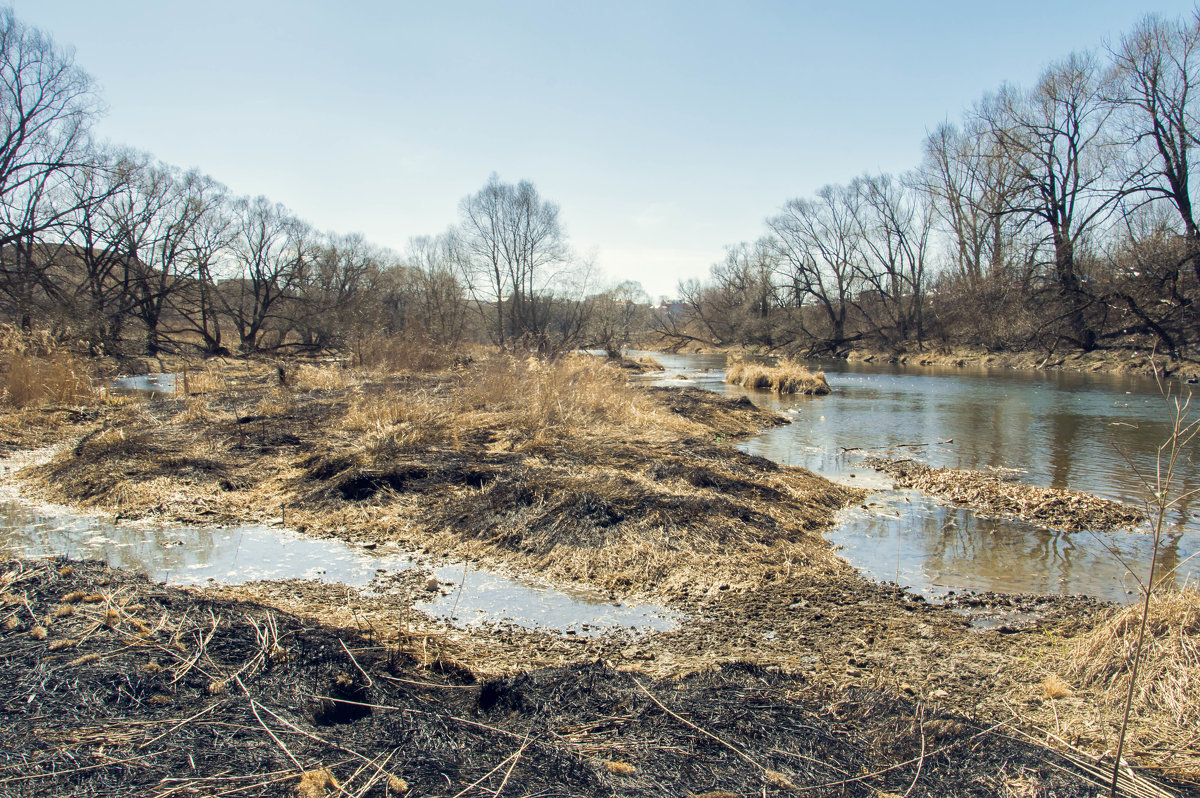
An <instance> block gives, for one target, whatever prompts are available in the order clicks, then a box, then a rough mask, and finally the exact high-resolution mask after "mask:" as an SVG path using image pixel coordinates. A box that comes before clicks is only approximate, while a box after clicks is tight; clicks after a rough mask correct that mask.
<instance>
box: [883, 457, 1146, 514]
mask: <svg viewBox="0 0 1200 798" xmlns="http://www.w3.org/2000/svg"><path fill="white" fill-rule="evenodd" d="M866 464H867V465H868V466H870V467H871V468H874V469H875V470H876V471H882V472H883V473H885V474H888V475H889V476H891V477H892V479H894V480H896V482H897V483H899V484H900V485H903V486H904V487H907V488H916V489H917V490H919V491H921V492H922V493H927V494H929V495H931V496H938V497H941V498H943V499H947V500H949V501H951V502H954V503H955V504H963V505H966V506H968V507H970V508H971V509H972V510H974V511H975V512H976V513H978V514H980V515H985V516H986V515H991V516H1008V517H1013V518H1019V519H1021V520H1023V521H1028V522H1029V523H1032V524H1037V525H1039V526H1044V527H1049V528H1051V529H1061V530H1064V531H1067V532H1080V531H1083V530H1085V529H1090V530H1095V531H1110V530H1113V529H1120V528H1127V527H1132V526H1134V525H1136V524H1139V523H1141V522H1142V521H1143V520H1144V518H1145V516H1144V515H1143V514H1142V513H1141V512H1140V511H1138V510H1136V509H1134V508H1132V507H1130V506H1128V505H1126V504H1122V503H1121V502H1115V501H1111V500H1109V499H1102V498H1100V497H1098V496H1092V495H1091V494H1088V493H1081V492H1079V491H1072V490H1062V489H1058V488H1042V487H1038V486H1035V485H1022V484H1020V483H1017V482H1011V481H1008V480H1006V479H1003V478H1002V477H1000V476H998V475H995V474H990V473H987V472H984V471H975V470H971V469H954V468H931V467H930V466H928V465H925V464H924V463H920V462H917V461H916V460H911V459H907V458H890V457H869V458H867V460H866Z"/></svg>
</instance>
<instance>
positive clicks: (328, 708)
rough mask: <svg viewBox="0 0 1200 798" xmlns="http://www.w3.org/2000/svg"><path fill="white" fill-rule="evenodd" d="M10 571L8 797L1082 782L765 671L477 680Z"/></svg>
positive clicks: (88, 577)
mask: <svg viewBox="0 0 1200 798" xmlns="http://www.w3.org/2000/svg"><path fill="white" fill-rule="evenodd" d="M4 568H5V570H4V574H3V580H4V584H5V596H6V597H7V598H6V600H5V601H6V609H5V611H4V617H5V621H4V622H3V624H2V625H0V694H2V703H0V706H2V707H3V712H4V714H5V743H6V745H5V750H6V756H5V760H4V762H3V764H0V791H2V792H3V793H4V794H5V795H12V796H26V795H30V796H32V795H45V794H54V795H64V796H73V795H95V794H99V793H103V794H105V795H139V796H160V797H161V798H166V796H168V795H181V794H206V795H216V794H238V795H248V796H279V795H298V794H307V795H327V794H341V793H337V787H335V786H334V785H335V784H336V785H339V786H340V789H341V790H343V791H345V792H347V793H350V794H357V795H368V796H385V795H398V794H407V795H443V796H445V795H455V794H461V793H463V792H464V791H465V792H467V793H469V792H471V791H473V790H475V791H483V790H486V791H487V792H490V793H493V794H495V793H499V792H501V791H502V790H504V791H508V792H511V794H514V795H531V794H543V795H578V796H592V795H595V796H613V795H630V796H634V795H645V796H660V795H661V796H681V795H695V796H701V795H704V796H709V797H710V798H713V797H714V796H718V795H721V796H728V795H787V794H793V793H795V792H804V793H807V794H812V795H839V796H846V795H849V796H878V795H880V794H890V793H895V794H900V793H905V794H909V795H931V796H932V795H937V796H960V795H961V796H975V795H979V796H983V795H996V794H1005V793H1006V792H1008V791H1011V789H1013V788H1014V786H1016V785H1027V784H1034V785H1037V787H1038V789H1039V791H1040V794H1053V795H1059V796H1085V795H1086V796H1090V795H1094V794H1095V792H1096V790H1097V786H1096V784H1095V782H1094V780H1089V779H1088V778H1087V777H1085V776H1083V775H1082V774H1081V773H1080V772H1079V770H1078V768H1077V767H1076V766H1075V765H1074V764H1073V763H1072V762H1071V761H1070V760H1068V759H1065V758H1063V757H1062V756H1060V755H1058V754H1056V753H1054V752H1051V751H1049V750H1048V749H1046V748H1044V747H1041V746H1037V745H1032V744H1030V743H1028V742H1025V741H1023V740H1021V739H1020V738H1019V737H1018V736H1016V735H1014V734H1012V733H1011V731H1010V730H1009V729H1008V728H1007V727H1006V725H1005V724H1003V723H1000V724H997V723H986V722H980V721H978V720H975V719H972V718H970V717H965V716H963V715H961V714H957V713H953V712H947V711H945V710H942V709H938V708H937V707H936V706H935V705H933V704H930V703H927V702H923V701H921V700H918V699H916V698H914V697H912V696H906V695H902V694H892V693H889V692H887V691H883V690H876V689H867V688H855V689H849V690H845V691H841V692H838V693H830V692H827V691H824V690H822V689H819V688H815V687H813V686H812V685H811V684H810V683H809V682H808V680H807V679H806V678H805V677H804V675H803V674H788V673H785V672H783V671H781V670H779V669H775V668H764V667H761V666H755V665H751V664H745V663H729V664H724V665H721V666H719V667H714V668H712V669H709V670H706V671H705V672H702V673H694V674H692V675H688V676H684V677H682V678H679V679H672V680H661V679H654V678H652V677H650V676H648V675H640V674H638V673H635V672H621V671H616V670H613V669H612V668H610V667H607V666H606V665H604V664H602V663H593V664H575V665H571V666H565V667H560V668H550V669H542V670H536V671H533V672H528V673H523V674H517V675H513V676H510V677H504V678H485V677H479V676H477V675H476V674H475V673H473V672H472V671H471V670H470V669H469V668H467V667H463V666H462V665H461V664H455V663H450V662H445V661H441V660H438V659H435V658H430V657H429V656H428V655H427V653H425V652H424V651H423V650H422V643H421V641H420V640H419V639H416V638H407V639H405V640H404V641H402V644H401V645H398V646H391V647H384V646H381V645H380V644H379V643H378V642H377V641H375V640H373V639H371V638H370V637H369V636H363V635H361V634H358V633H354V632H349V631H345V630H337V629H332V628H329V627H324V626H321V625H318V624H316V623H313V622H310V621H306V620H304V619H301V618H299V617H296V616H294V615H291V614H288V613H284V612H280V611H277V610H272V609H269V608H266V607H263V606H260V605H256V604H252V603H248V602H242V601H231V600H225V599H219V598H212V597H204V596H200V595H197V594H195V593H192V592H188V591H182V590H177V589H172V588H165V587H162V586H158V585H152V584H149V583H147V582H146V581H145V580H144V579H141V578H139V577H134V576H131V575H129V574H126V573H122V572H116V571H112V570H109V569H106V568H104V567H102V566H100V565H98V564H94V563H87V564H85V563H71V564H67V563H62V562H53V563H52V562H47V561H40V562H10V563H7V564H6V565H5V566H4ZM39 630H40V631H39ZM301 789H307V790H309V792H307V793H305V792H300V791H299V790H301Z"/></svg>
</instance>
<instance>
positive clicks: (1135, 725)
mask: <svg viewBox="0 0 1200 798" xmlns="http://www.w3.org/2000/svg"><path fill="white" fill-rule="evenodd" d="M1141 611H1142V604H1141V602H1138V603H1137V604H1136V605H1134V606H1129V607H1124V608H1120V609H1116V610H1113V611H1112V612H1111V614H1110V615H1109V616H1108V617H1107V618H1105V619H1103V620H1102V621H1101V622H1100V623H1098V624H1096V625H1095V626H1094V627H1092V628H1091V629H1090V630H1089V631H1087V632H1085V633H1083V634H1081V635H1079V636H1077V637H1074V638H1071V639H1069V640H1068V641H1067V642H1066V644H1065V645H1062V646H1060V647H1057V648H1056V649H1054V650H1052V651H1050V652H1048V653H1047V654H1046V655H1045V657H1044V658H1040V659H1041V663H1042V667H1043V668H1045V669H1047V670H1048V671H1050V674H1049V675H1048V676H1047V678H1046V680H1045V681H1044V682H1043V683H1042V685H1041V688H1042V689H1041V691H1040V692H1041V694H1042V697H1044V698H1045V699H1046V700H1045V701H1044V702H1042V703H1041V704H1040V705H1039V704H1037V703H1036V702H1035V703H1034V704H1032V705H1031V706H1030V711H1029V713H1028V715H1027V719H1028V720H1031V721H1032V722H1033V723H1034V724H1035V725H1038V726H1042V727H1044V728H1047V729H1049V730H1051V731H1053V732H1054V734H1055V735H1056V736H1057V737H1059V738H1061V739H1064V740H1067V741H1069V742H1072V743H1074V744H1076V745H1078V746H1079V747H1081V748H1086V749H1088V750H1090V751H1093V752H1095V753H1100V752H1102V751H1105V750H1116V742H1117V737H1118V734H1119V732H1120V727H1121V718H1122V714H1123V710H1124V704H1125V699H1126V695H1127V694H1128V690H1129V678H1130V673H1131V671H1132V666H1133V653H1134V647H1135V646H1136V644H1137V637H1138V628H1139V625H1140V621H1141ZM1057 673H1061V674H1062V675H1063V677H1065V679H1066V680H1067V681H1069V682H1070V686H1069V687H1068V686H1067V684H1066V681H1063V680H1061V679H1059V678H1058V676H1057V675H1055V674H1057ZM1060 683H1061V687H1062V688H1066V690H1067V691H1068V692H1066V693H1065V694H1064V692H1063V690H1062V689H1060ZM1197 696H1200V591H1197V590H1196V589H1184V590H1164V591H1162V592H1160V593H1157V594H1155V595H1154V596H1152V597H1151V603H1150V614H1149V616H1148V617H1147V625H1146V638H1145V644H1144V648H1143V650H1142V655H1141V662H1140V664H1139V666H1138V674H1137V683H1136V684H1135V685H1134V698H1133V705H1132V711H1131V714H1130V720H1129V729H1128V737H1127V740H1126V747H1125V750H1126V754H1127V755H1128V756H1130V757H1131V758H1133V759H1135V760H1137V761H1139V762H1141V763H1143V764H1148V765H1152V766H1153V767H1155V768H1156V769H1159V770H1161V771H1163V772H1165V773H1167V774H1169V775H1174V776H1178V777H1183V778H1197V777H1200V746H1197V745H1196V729H1197V728H1200V701H1198V700H1197Z"/></svg>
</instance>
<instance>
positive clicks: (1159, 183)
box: [1111, 13, 1200, 280]
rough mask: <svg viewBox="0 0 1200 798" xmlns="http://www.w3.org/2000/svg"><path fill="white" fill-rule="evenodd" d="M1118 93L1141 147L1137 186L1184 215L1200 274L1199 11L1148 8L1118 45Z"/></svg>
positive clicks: (1135, 147) (1133, 145) (1132, 137)
mask: <svg viewBox="0 0 1200 798" xmlns="http://www.w3.org/2000/svg"><path fill="white" fill-rule="evenodd" d="M1111 55H1112V59H1113V65H1114V72H1115V77H1116V81H1115V85H1114V87H1113V89H1112V92H1111V97H1112V98H1113V101H1114V102H1115V104H1116V105H1117V107H1118V108H1119V110H1120V111H1121V120H1120V121H1121V122H1122V123H1123V124H1124V126H1125V132H1126V135H1127V139H1126V142H1125V143H1126V144H1127V145H1128V146H1129V148H1130V151H1131V152H1132V153H1133V154H1134V164H1135V166H1136V168H1137V173H1136V175H1135V179H1136V181H1137V183H1136V184H1137V188H1138V189H1139V190H1140V192H1144V193H1145V194H1146V195H1148V196H1149V197H1150V198H1151V199H1156V200H1163V201H1166V202H1168V203H1169V204H1170V205H1171V207H1172V208H1174V210H1175V211H1176V213H1177V214H1178V216H1179V220H1180V222H1181V223H1182V225H1183V228H1184V235H1185V236H1186V238H1187V243H1188V252H1187V254H1188V260H1189V261H1190V262H1191V266H1192V269H1193V271H1194V274H1195V276H1196V277H1197V279H1198V280H1200V226H1197V223H1196V216H1195V210H1194V208H1193V205H1192V196H1191V152H1192V150H1193V149H1195V147H1196V146H1197V143H1198V142H1200V138H1197V137H1198V136H1200V118H1198V117H1197V114H1198V113H1200V105H1198V103H1200V96H1198V95H1197V92H1200V13H1197V14H1193V16H1192V17H1191V18H1190V19H1188V20H1187V21H1184V20H1175V21H1168V20H1164V19H1162V18H1160V17H1155V16H1149V17H1146V18H1145V19H1144V20H1142V22H1141V23H1140V24H1139V25H1138V26H1137V27H1136V28H1134V30H1133V31H1132V32H1131V33H1129V34H1128V35H1126V36H1123V37H1122V38H1121V41H1120V44H1118V45H1117V46H1115V47H1113V48H1112V49H1111Z"/></svg>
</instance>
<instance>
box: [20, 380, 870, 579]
mask: <svg viewBox="0 0 1200 798" xmlns="http://www.w3.org/2000/svg"><path fill="white" fill-rule="evenodd" d="M306 369H307V371H304V370H296V372H295V373H294V374H292V375H289V376H288V377H287V379H286V384H283V385H281V384H279V381H280V380H279V378H277V377H276V374H275V371H274V370H273V369H263V372H262V373H261V374H259V375H257V376H255V375H246V374H242V375H240V377H239V381H238V384H237V385H236V386H230V385H228V384H226V385H224V386H223V387H222V388H221V389H219V390H214V391H213V392H211V393H206V394H202V395H195V396H181V397H178V398H171V399H165V400H161V399H160V400H155V401H140V402H131V403H127V404H124V405H120V406H115V407H106V408H102V409H100V411H98V412H99V415H100V417H99V418H98V419H95V420H94V421H93V422H92V423H91V425H90V427H88V428H87V431H86V432H85V433H84V434H82V435H81V436H80V438H79V439H78V442H77V443H76V444H75V445H74V446H72V447H70V448H68V449H66V450H64V451H62V452H61V453H60V454H58V455H57V456H56V457H55V458H54V459H53V460H52V461H51V462H49V463H48V464H46V465H44V466H41V467H38V468H37V469H34V470H33V471H32V474H31V476H32V484H33V488H34V493H35V494H36V495H38V496H39V497H41V498H46V499H50V500H53V501H57V502H66V503H73V504H79V505H82V506H84V507H88V508H92V509H99V510H103V511H108V512H113V513H114V514H116V515H117V516H118V517H120V518H126V519H140V518H148V519H155V520H163V521H182V522H190V523H218V524H227V523H244V522H253V521H280V520H282V521H284V522H286V523H287V524H288V525H289V526H293V527H295V528H298V529H299V530H301V531H303V532H307V533H309V534H315V535H327V536H337V537H340V538H343V539H348V540H352V541H362V542H367V541H370V542H377V543H378V542H385V541H394V542H397V543H399V544H401V545H403V546H407V547H410V548H414V549H418V550H423V551H426V552H436V553H445V554H454V555H456V556H462V557H468V558H472V559H476V560H485V561H491V562H502V563H505V564H507V565H510V566H513V567H516V568H520V569H522V570H526V571H535V572H538V573H541V574H543V575H544V576H547V577H549V578H552V579H558V580H562V581H566V582H575V581H582V582H586V583H589V584H591V585H594V586H596V587H599V588H601V589H605V590H609V591H614V592H617V593H620V594H633V593H658V594H662V593H681V592H682V593H686V592H690V591H693V592H694V591H703V590H707V589H708V588H710V587H711V586H712V585H713V584H715V583H717V582H721V581H724V582H729V581H735V582H741V581H745V579H746V575H747V574H748V573H762V572H764V571H766V570H775V568H774V566H776V565H777V564H779V563H787V564H788V567H789V568H791V569H793V570H796V569H802V568H812V569H818V570H834V571H836V570H838V569H840V568H843V567H844V566H843V565H842V564H840V562H839V561H838V560H837V559H836V557H834V555H833V554H832V553H831V552H830V551H829V548H828V546H827V545H826V544H825V543H824V541H823V540H822V539H821V537H820V535H819V531H820V530H821V529H823V528H825V527H827V526H828V525H829V524H830V523H831V522H832V520H833V517H834V514H835V512H836V511H837V510H838V509H840V508H841V507H843V506H844V505H845V504H847V503H848V502H850V501H853V500H855V499H857V498H858V497H859V496H860V494H859V492H857V491H855V490H853V489H850V488H843V487H840V486H838V485H835V484H833V483H831V482H829V481H827V480H825V479H823V478H821V477H819V476H817V475H815V474H812V473H811V472H808V471H805V470H803V469H799V468H789V467H782V466H778V465H776V464H775V463H773V462H771V461H769V460H766V459H764V458H760V457H752V456H750V455H746V454H743V453H741V452H739V451H737V450H736V449H735V448H733V447H732V446H731V445H730V444H729V443H728V441H729V440H731V439H735V438H739V437H743V436H745V435H748V434H750V433H752V432H755V431H757V430H760V429H762V428H764V427H769V426H773V425H777V424H782V423H785V421H784V420H783V419H782V418H781V417H779V416H778V415H776V414H774V413H769V412H766V411H763V410H761V409H760V408H757V407H755V406H754V405H753V404H752V403H751V402H749V401H748V400H740V401H739V400H731V399H726V398H723V397H720V396H717V395H715V394H713V393H710V392H706V391H701V390H699V389H673V388H635V387H632V386H630V385H629V384H628V382H627V380H626V378H625V377H624V375H623V374H622V373H621V372H620V370H619V369H616V368H612V367H610V366H606V365H605V364H604V363H603V362H601V361H599V360H598V359H596V358H584V359H578V360H567V361H565V362H562V363H551V364H542V363H537V362H523V361H515V360H506V361H502V362H499V363H495V362H490V363H483V364H476V365H472V366H470V367H468V368H466V369H464V370H462V371H460V372H458V373H452V374H442V375H409V376H399V377H397V376H386V377H382V376H371V375H363V374H361V373H351V372H349V371H347V370H344V369H340V368H338V367H333V368H326V369H317V368H313V367H306ZM191 382H192V383H193V384H212V383H213V380H208V381H207V383H205V381H204V380H202V379H201V376H200V375H196V374H193V376H192V378H191Z"/></svg>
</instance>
